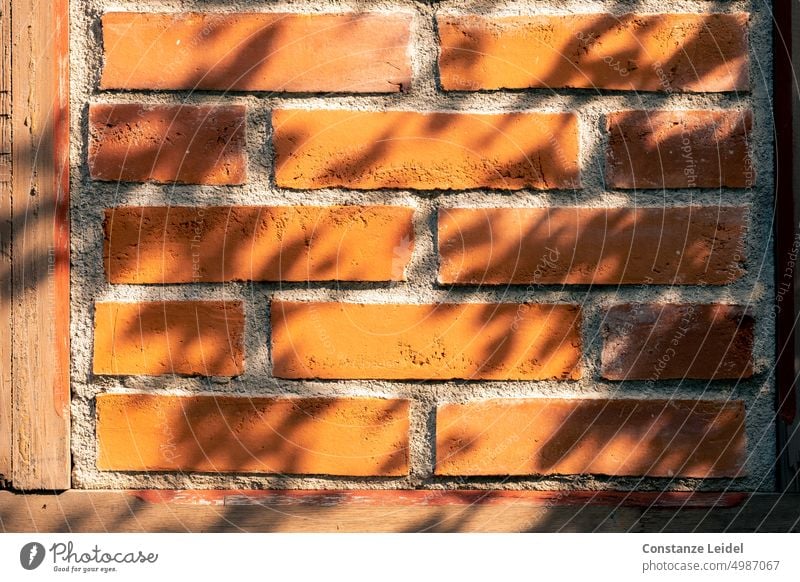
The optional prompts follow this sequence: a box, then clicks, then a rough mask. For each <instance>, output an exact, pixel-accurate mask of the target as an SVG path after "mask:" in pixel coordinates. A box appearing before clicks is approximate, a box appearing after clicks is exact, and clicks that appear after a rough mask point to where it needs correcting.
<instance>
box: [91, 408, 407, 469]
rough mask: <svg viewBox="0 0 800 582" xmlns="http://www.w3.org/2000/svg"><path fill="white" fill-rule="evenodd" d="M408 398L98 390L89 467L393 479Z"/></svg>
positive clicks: (403, 462)
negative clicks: (94, 455)
mask: <svg viewBox="0 0 800 582" xmlns="http://www.w3.org/2000/svg"><path fill="white" fill-rule="evenodd" d="M408 408H409V404H408V401H407V400H381V399H377V398H263V397H252V396H251V397H247V398H243V397H235V396H192V397H178V396H155V395H146V394H101V395H99V396H98V397H97V441H98V459H97V467H98V468H99V469H101V470H112V471H203V472H208V473H231V472H234V473H236V472H238V473H289V474H303V475H305V474H325V475H348V476H383V477H394V476H400V475H405V474H407V473H408Z"/></svg>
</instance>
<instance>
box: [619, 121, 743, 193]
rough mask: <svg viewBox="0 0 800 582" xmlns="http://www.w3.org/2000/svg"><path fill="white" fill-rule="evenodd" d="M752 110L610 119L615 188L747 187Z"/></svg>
mask: <svg viewBox="0 0 800 582" xmlns="http://www.w3.org/2000/svg"><path fill="white" fill-rule="evenodd" d="M751 126H752V116H751V114H750V112H749V111H743V112H740V111H621V112H618V113H613V114H611V115H609V116H608V132H609V144H608V152H607V158H608V161H607V163H608V166H607V172H606V181H607V183H608V186H609V187H612V188H719V187H722V186H726V187H729V188H745V187H747V186H749V185H751V183H752V180H753V175H752V174H753V170H752V163H751V161H750V157H749V155H748V149H749V146H748V135H749V134H750V131H751Z"/></svg>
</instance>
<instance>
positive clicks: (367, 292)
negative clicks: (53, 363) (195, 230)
mask: <svg viewBox="0 0 800 582" xmlns="http://www.w3.org/2000/svg"><path fill="white" fill-rule="evenodd" d="M78 282H79V281H78ZM223 285H225V284H222V283H219V284H213V283H197V284H194V283H187V284H172V283H171V284H168V285H164V286H159V285H130V284H121V285H113V286H109V287H108V288H107V289H106V290H104V291H100V290H97V291H95V294H94V298H95V301H98V302H100V301H122V302H127V303H131V302H138V301H162V300H163V301H173V300H187V301H198V300H213V301H218V300H222V299H225V300H230V301H248V300H250V299H254V298H258V299H265V300H280V301H300V302H302V301H315V302H318V301H324V302H341V303H362V302H363V303H373V304H382V305H391V304H408V305H414V304H419V303H486V302H490V303H494V302H499V303H515V302H527V303H534V304H550V303H555V304H574V303H578V304H581V305H583V306H584V307H586V303H587V301H589V302H590V303H589V304H590V305H592V307H596V308H597V309H603V307H604V306H605V305H604V304H608V305H609V306H610V305H614V304H616V303H628V302H632V301H633V302H658V303H674V302H676V301H678V300H682V301H685V302H691V303H697V302H712V303H747V302H750V303H751V304H752V303H753V301H754V300H753V298H752V297H750V296H749V295H739V296H736V295H733V293H732V292H731V290H729V289H727V288H726V287H725V286H717V287H716V288H711V287H710V286H705V287H703V286H697V285H694V286H691V285H686V286H681V287H677V286H667V285H648V286H644V285H640V284H634V285H627V286H622V287H616V286H613V285H612V286H608V287H610V288H609V289H589V287H588V286H586V285H584V286H580V285H574V286H570V287H567V288H565V289H564V290H551V289H548V288H547V287H548V286H541V287H540V286H537V287H530V286H526V285H524V284H523V285H514V286H509V287H502V286H501V288H498V289H487V288H486V287H482V288H478V287H476V286H473V287H469V286H463V287H461V286H460V287H458V289H455V288H453V289H446V288H434V287H417V288H415V287H412V286H407V287H402V288H401V287H400V286H397V287H393V288H385V287H384V288H376V287H369V288H355V287H349V288H348V287H347V285H345V284H344V283H343V284H341V285H340V286H339V288H330V287H323V286H318V287H313V288H312V287H309V286H307V284H298V286H296V287H294V288H292V289H289V288H286V287H287V286H286V285H285V284H284V286H283V287H281V284H279V283H252V284H241V285H242V288H237V289H235V290H234V289H231V288H225V287H223ZM300 285H306V287H305V288H303V287H300ZM248 287H249V288H252V289H253V293H252V294H251V293H249V289H248ZM747 291H748V290H747V289H745V290H743V291H742V293H744V294H746V293H747ZM601 302H602V303H601ZM753 307H757V305H753Z"/></svg>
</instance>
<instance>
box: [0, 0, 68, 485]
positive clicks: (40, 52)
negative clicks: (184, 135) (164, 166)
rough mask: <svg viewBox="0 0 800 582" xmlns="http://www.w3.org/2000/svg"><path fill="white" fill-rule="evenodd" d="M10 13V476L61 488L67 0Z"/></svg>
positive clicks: (27, 3)
mask: <svg viewBox="0 0 800 582" xmlns="http://www.w3.org/2000/svg"><path fill="white" fill-rule="evenodd" d="M11 20H12V31H11V34H12V75H11V80H12V104H13V109H12V119H13V124H12V127H13V143H12V164H13V167H12V170H13V174H12V203H13V233H12V237H13V257H12V273H13V275H12V281H13V305H12V318H11V319H12V326H13V331H14V335H13V354H12V398H13V408H12V414H13V439H12V440H13V443H12V444H13V460H12V464H13V467H12V484H13V486H14V487H15V488H18V489H66V488H69V486H70V469H71V467H70V448H69V426H70V422H69V420H70V415H69V401H70V390H69V221H68V210H69V58H68V38H69V2H68V0H49V1H47V2H43V1H42V0H13V9H12V14H11Z"/></svg>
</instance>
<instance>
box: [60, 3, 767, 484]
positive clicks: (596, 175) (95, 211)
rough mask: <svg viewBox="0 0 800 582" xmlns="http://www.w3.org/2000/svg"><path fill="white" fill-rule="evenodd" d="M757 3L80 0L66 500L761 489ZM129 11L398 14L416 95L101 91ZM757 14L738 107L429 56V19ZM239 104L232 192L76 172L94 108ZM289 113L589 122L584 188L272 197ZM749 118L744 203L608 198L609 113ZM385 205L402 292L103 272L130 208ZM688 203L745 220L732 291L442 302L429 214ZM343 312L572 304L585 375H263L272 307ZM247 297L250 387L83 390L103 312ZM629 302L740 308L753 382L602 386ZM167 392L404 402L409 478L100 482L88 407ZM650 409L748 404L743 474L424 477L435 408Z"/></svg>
mask: <svg viewBox="0 0 800 582" xmlns="http://www.w3.org/2000/svg"><path fill="white" fill-rule="evenodd" d="M769 9H770V6H769V4H768V3H766V2H764V3H761V2H758V0H736V1H732V2H724V1H717V2H709V1H707V0H666V1H665V0H643V1H636V0H616V1H609V2H601V1H591V0H566V1H561V0H529V1H527V2H524V1H523V2H510V1H509V2H506V1H499V2H488V1H486V0H448V1H444V2H433V1H431V2H414V1H412V0H363V1H358V0H326V1H325V2H311V1H310V0H298V1H290V0H278V1H275V2H273V1H267V0H252V1H239V2H236V1H233V2H228V1H224V0H150V1H147V2H142V1H141V0H138V1H130V0H125V1H119V2H111V1H106V0H72V3H71V27H70V29H71V75H72V80H71V93H72V94H71V105H72V117H71V135H72V146H71V188H72V202H71V213H72V215H71V223H72V242H71V250H72V307H71V316H72V321H71V332H72V333H71V336H72V366H71V374H72V388H73V398H72V414H73V423H72V453H73V460H74V470H73V485H74V486H75V487H78V488H93V489H106V488H181V489H183V488H244V489H247V488H252V489H263V488H328V489H343V488H362V489H371V488H420V487H425V488H431V489H445V488H483V489H487V488H502V489H593V490H602V489H624V490H632V489H637V490H648V489H650V490H660V489H674V490H692V489H701V490H720V489H728V488H730V489H732V490H771V489H772V488H773V465H774V439H775V427H774V424H773V416H774V413H773V401H774V378H773V375H772V372H773V367H774V357H773V350H774V341H775V336H774V321H773V319H772V318H771V313H772V310H771V303H772V300H773V296H774V286H773V257H772V244H771V225H772V219H773V209H772V189H773V176H772V170H771V168H772V149H771V148H772V132H771V126H770V94H771V83H772V56H771V55H772V51H771V35H770V31H771V13H770V10H769ZM109 10H127V11H149V10H153V11H189V10H196V11H204V10H209V11H220V12H237V11H265V12H284V11H285V12H309V13H312V12H337V11H366V10H370V11H381V12H389V13H393V12H397V11H402V12H406V13H411V14H414V24H413V41H412V46H411V47H410V49H409V51H410V53H409V54H410V57H411V60H412V63H413V71H414V81H413V83H412V87H411V88H410V90H409V91H407V92H404V93H401V94H397V95H387V96H356V95H340V96H316V95H298V96H291V95H280V94H228V95H224V96H223V95H220V94H210V93H190V92H154V91H153V92H150V91H136V92H98V91H97V90H96V87H97V83H98V79H99V74H100V71H101V65H102V55H101V41H100V21H99V18H100V15H101V14H102V13H103V12H104V11H109ZM635 11H638V12H649V13H659V12H665V13H673V12H675V13H681V12H736V11H747V12H750V13H751V23H750V63H751V65H750V67H751V84H752V92H750V93H745V94H732V93H731V94H700V95H690V94H651V93H644V94H622V93H604V94H602V95H598V94H593V93H592V92H591V91H570V90H554V91H549V90H534V91H523V92H492V93H475V94H450V95H447V94H443V93H439V92H437V88H436V67H435V61H436V57H437V51H438V49H437V46H436V37H435V27H434V22H433V17H434V15H435V14H436V13H482V14H498V15H500V14H502V15H513V14H534V13H535V14H542V13H553V14H564V13H572V12H612V13H616V14H621V13H625V12H635ZM92 101H93V102H110V103H122V102H144V103H180V102H190V103H206V102H211V103H217V102H226V103H242V104H245V105H247V106H248V111H249V113H248V127H247V131H248V156H249V168H248V172H249V177H250V179H249V182H248V184H247V185H245V186H241V187H212V186H157V185H152V184H120V185H116V184H109V183H97V182H92V181H91V180H90V179H89V178H88V171H87V167H86V138H87V134H88V129H87V118H86V117H87V116H86V112H87V104H88V103H89V102H92ZM277 107H288V108H352V109H364V110H391V109H400V110H413V111H433V110H465V111H496V112H502V111H515V110H529V109H530V110H543V111H570V110H576V111H578V112H579V115H580V123H581V127H580V129H581V158H582V159H581V163H582V170H581V172H582V180H583V189H582V190H580V191H575V192H566V191H561V192H536V191H521V192H513V193H498V192H482V191H475V192H460V193H454V192H432V193H419V192H412V191H402V190H401V191H377V192H352V191H346V190H340V189H327V190H321V191H314V192H297V191H287V190H281V189H277V188H275V187H274V185H273V184H272V183H271V182H270V175H271V170H272V168H271V163H272V161H271V160H272V156H271V151H270V145H269V135H268V132H269V117H270V111H271V110H272V109H274V108H277ZM744 107H750V108H751V109H752V110H753V114H754V126H753V127H754V129H753V133H752V143H751V152H752V156H753V166H754V168H755V170H756V173H757V179H756V187H755V188H753V189H752V190H748V191H744V190H723V191H722V192H712V191H700V192H692V191H689V190H666V191H650V192H642V193H639V194H638V195H634V194H633V193H628V192H620V191H607V190H605V189H604V186H603V177H602V166H603V145H604V142H603V140H604V137H603V133H602V131H601V124H602V122H603V116H604V115H605V114H607V113H608V112H611V111H617V110H623V109H637V108H654V109H674V110H680V109H695V108H696V109H706V108H709V109H720V108H726V109H728V108H735V109H739V108H744ZM339 203H348V204H395V205H403V206H410V207H413V208H414V209H415V212H416V214H415V230H416V241H415V249H414V254H413V257H412V260H411V264H410V266H409V267H408V269H407V274H408V281H407V282H405V283H399V284H391V285H361V284H348V283H342V284H340V285H336V284H317V283H311V284H304V285H281V284H252V285H251V284H243V283H236V284H225V285H209V284H192V285H166V286H134V285H109V284H107V283H106V282H105V280H104V276H103V271H102V228H101V223H102V212H103V209H104V208H107V207H114V206H122V205H128V204H142V205H160V204H173V205H180V204H185V205H204V204H223V205H224V204H248V205H249V204H253V205H256V204H280V205H291V204H314V205H325V204H339ZM688 203H696V204H712V205H714V204H721V205H739V204H747V205H749V206H750V216H749V230H748V236H747V243H746V256H747V264H746V267H747V271H746V274H745V276H744V277H743V278H741V279H740V280H738V281H736V282H735V283H733V284H731V285H729V286H725V287H716V288H714V287H699V286H687V287H674V286H673V287H668V286H653V287H647V286H636V285H634V286H625V287H618V288H617V287H600V288H593V289H591V290H590V289H589V287H587V286H569V287H564V288H561V287H559V286H544V287H537V288H536V289H535V290H533V291H532V292H531V291H530V290H528V289H526V288H524V287H522V286H519V287H502V286H500V287H497V288H482V289H479V290H473V289H469V288H464V289H445V288H443V287H439V286H437V284H436V257H435V246H434V237H435V230H434V227H435V212H436V209H437V208H438V207H455V206H461V207H486V206H509V207H515V206H524V207H546V206H551V205H565V206H578V205H580V206H633V205H637V206H642V205H644V206H662V205H668V206H680V205H686V204H688ZM273 297H275V298H281V299H295V300H311V299H317V300H319V299H326V300H334V299H335V300H343V301H359V302H376V303H381V302H383V303H388V302H435V301H441V300H444V301H469V302H483V301H508V302H514V301H532V302H573V303H579V304H581V305H582V306H583V309H584V354H583V369H584V378H583V379H582V380H580V381H578V382H436V383H430V384H428V383H418V382H384V381H351V380H345V381H333V382H290V381H284V380H279V379H274V378H270V377H269V369H270V363H269V354H268V345H267V340H268V337H269V327H268V326H269V322H268V318H267V309H268V304H269V301H270V299H271V298H273ZM162 298H169V299H184V298H185V299H190V298H203V299H211V298H214V299H220V298H226V299H241V300H244V301H245V304H246V306H247V312H246V315H247V345H246V349H247V362H246V373H245V374H244V375H242V376H240V377H238V378H234V379H232V380H228V379H222V378H212V379H198V378H178V377H159V378H145V377H93V376H92V374H91V362H92V338H93V333H92V322H93V305H94V302H95V301H104V300H120V301H138V300H147V299H162ZM630 301H641V302H651V301H665V302H678V301H687V302H715V301H718V302H723V303H738V304H742V305H746V306H748V307H749V309H750V310H751V312H752V313H753V315H754V316H755V320H756V329H755V338H756V351H755V354H754V357H755V370H756V374H755V376H754V377H753V378H752V379H750V380H746V381H741V382H701V381H661V382H657V383H656V384H655V385H648V384H647V383H646V382H626V383H624V384H617V383H613V382H606V381H603V380H601V379H600V378H599V374H598V369H597V367H598V362H599V351H600V345H601V338H600V327H601V324H602V319H603V310H604V309H605V308H606V307H608V306H610V305H612V304H616V303H625V302H630ZM131 391H132V392H138V391H145V392H148V393H159V394H199V393H203V394H239V395H272V394H282V395H340V394H341V395H362V396H378V397H397V396H400V397H407V398H410V399H411V400H412V403H413V404H412V413H411V423H412V428H411V472H410V475H409V476H408V477H406V478H401V479H384V478H373V479H348V478H333V477H296V476H284V475H273V476H265V475H252V474H236V475H218V474H180V473H152V474H147V473H127V472H101V471H98V470H97V469H96V467H95V462H96V454H97V451H96V441H95V419H94V397H95V396H96V395H97V394H100V393H104V392H118V393H119V392H131ZM543 396H547V397H583V398H601V397H607V396H610V397H650V398H654V397H656V398H700V397H702V398H710V399H718V400H728V399H738V398H741V399H744V400H745V401H746V404H747V438H748V458H747V471H748V476H746V477H744V478H741V479H736V480H729V479H718V480H708V481H704V480H697V479H639V478H612V477H598V476H564V477H526V478H509V479H503V478H485V479H484V478H452V479H451V478H448V479H443V478H433V477H432V476H431V470H432V460H433V455H434V451H433V444H432V437H433V416H434V411H435V406H436V404H437V403H440V402H465V401H470V400H476V399H482V398H491V397H543Z"/></svg>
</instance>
